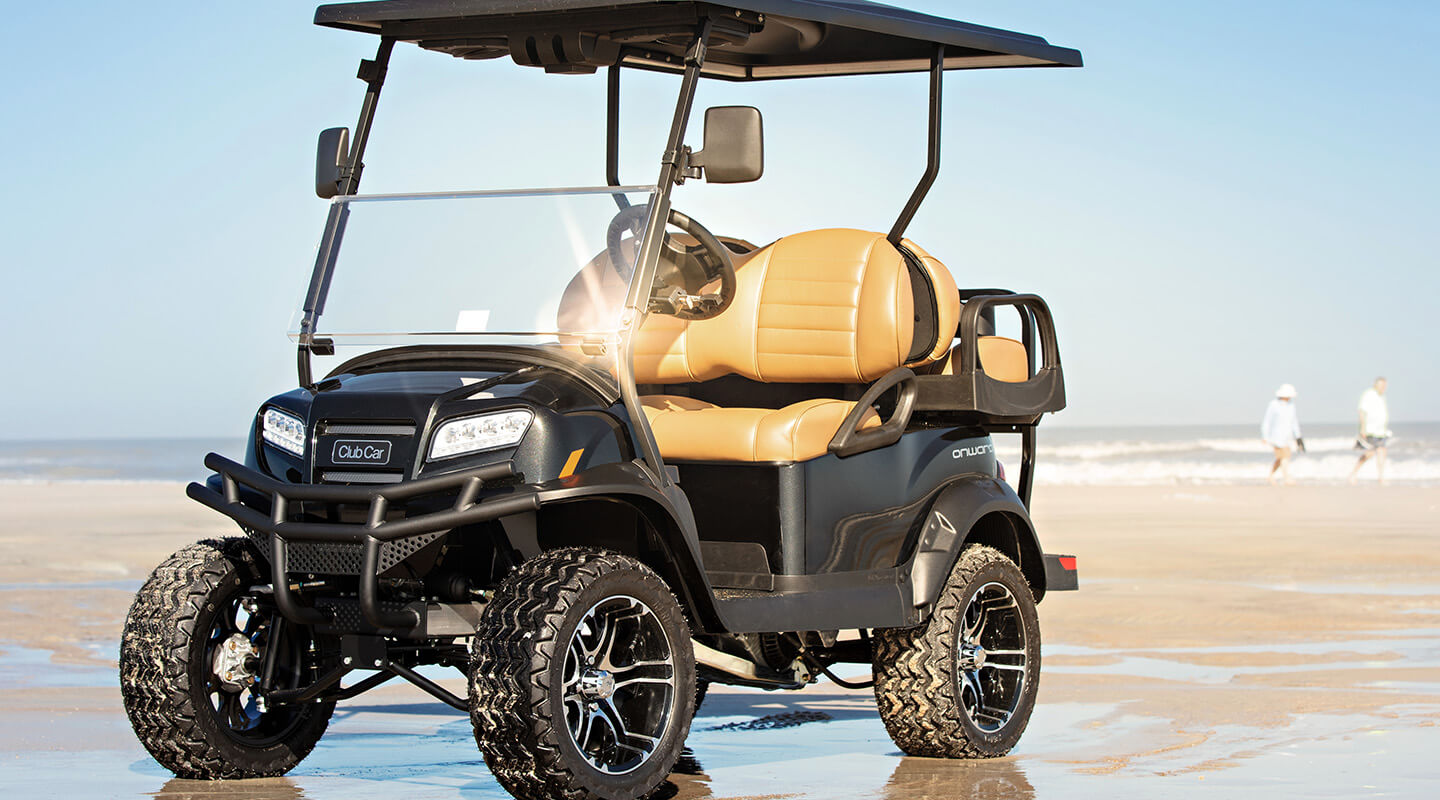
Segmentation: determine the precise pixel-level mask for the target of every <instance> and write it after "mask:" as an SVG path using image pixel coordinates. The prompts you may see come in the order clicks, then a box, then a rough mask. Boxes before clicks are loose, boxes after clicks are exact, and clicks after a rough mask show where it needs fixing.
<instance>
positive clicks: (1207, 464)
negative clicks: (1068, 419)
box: [1035, 442, 1440, 486]
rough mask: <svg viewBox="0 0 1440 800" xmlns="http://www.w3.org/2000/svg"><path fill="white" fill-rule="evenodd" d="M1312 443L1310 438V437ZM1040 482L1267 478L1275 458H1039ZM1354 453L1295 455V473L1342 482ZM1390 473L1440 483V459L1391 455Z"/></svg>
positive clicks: (1366, 476) (1397, 479)
mask: <svg viewBox="0 0 1440 800" xmlns="http://www.w3.org/2000/svg"><path fill="white" fill-rule="evenodd" d="M1307 444H1308V442H1307ZM1037 461H1038V463H1037V465H1036V469H1035V483H1036V484H1040V485H1050V486H1100V485H1111V486H1184V485H1197V484H1205V485H1217V486H1222V485H1244V484H1260V483H1264V482H1265V480H1266V476H1267V475H1268V473H1269V471H1270V463H1271V462H1270V460H1269V459H1260V460H1258V461H1254V460H1246V461H1243V462H1237V461H1224V462H1220V461H1202V460H1194V459H1186V460H1157V459H1129V460H1120V461H1114V462H1109V463H1103V462H1095V461H1062V460H1059V459H1052V460H1050V461H1046V460H1045V459H1044V458H1043V457H1041V458H1039V459H1038V460H1037ZM1354 466H1355V459H1354V458H1353V457H1351V456H1350V455H1348V454H1346V455H1331V456H1326V457H1320V458H1313V457H1312V458H1306V457H1301V458H1297V459H1294V460H1292V461H1291V464H1290V473H1291V475H1292V476H1293V477H1294V478H1295V480H1297V481H1301V482H1304V483H1312V484H1313V483H1321V484H1336V485H1338V484H1341V483H1344V481H1345V479H1346V478H1347V477H1348V476H1349V474H1350V470H1351V468H1353V467H1354ZM1360 477H1361V480H1362V481H1369V482H1374V480H1375V468H1374V467H1373V466H1370V465H1369V464H1367V465H1366V466H1365V469H1364V470H1362V471H1361V476H1360ZM1385 479H1386V480H1387V481H1389V482H1392V483H1397V484H1406V485H1416V486H1440V461H1434V460H1429V459H1421V458H1390V459H1387V460H1386V462H1385Z"/></svg>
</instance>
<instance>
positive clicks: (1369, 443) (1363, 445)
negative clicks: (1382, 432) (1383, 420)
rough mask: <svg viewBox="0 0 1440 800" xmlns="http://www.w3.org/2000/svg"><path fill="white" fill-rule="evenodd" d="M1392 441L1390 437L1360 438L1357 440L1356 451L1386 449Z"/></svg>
mask: <svg viewBox="0 0 1440 800" xmlns="http://www.w3.org/2000/svg"><path fill="white" fill-rule="evenodd" d="M1389 441H1390V437H1388V436H1359V437H1356V439H1355V449H1356V450H1374V449H1375V448H1377V447H1384V446H1385V443H1386V442H1389Z"/></svg>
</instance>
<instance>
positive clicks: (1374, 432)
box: [1350, 378, 1391, 486]
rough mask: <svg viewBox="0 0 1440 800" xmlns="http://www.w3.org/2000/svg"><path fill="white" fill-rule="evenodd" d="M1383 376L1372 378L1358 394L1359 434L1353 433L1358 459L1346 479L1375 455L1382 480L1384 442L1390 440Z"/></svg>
mask: <svg viewBox="0 0 1440 800" xmlns="http://www.w3.org/2000/svg"><path fill="white" fill-rule="evenodd" d="M1386 386H1387V384H1386V382H1385V379H1384V378H1376V379H1375V384H1374V385H1373V386H1371V387H1370V388H1369V389H1366V390H1365V391H1364V393H1362V394H1361V395H1360V434H1359V435H1358V436H1356V437H1355V447H1356V449H1358V450H1359V451H1360V460H1359V461H1356V462H1355V469H1352V470H1350V483H1352V484H1353V483H1355V476H1357V475H1359V474H1360V468H1361V467H1363V466H1365V462H1366V461H1369V460H1370V457H1371V456H1374V457H1375V471H1376V473H1377V474H1378V475H1379V478H1380V484H1381V485H1382V486H1383V485H1384V484H1385V445H1387V444H1388V443H1389V442H1390V435H1391V434H1390V407H1389V405H1388V404H1387V403H1386V402H1385V388H1386Z"/></svg>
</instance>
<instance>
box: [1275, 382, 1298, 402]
mask: <svg viewBox="0 0 1440 800" xmlns="http://www.w3.org/2000/svg"><path fill="white" fill-rule="evenodd" d="M1295 394H1296V392H1295V387H1294V386H1291V385H1290V384H1288V383H1282V384H1280V388H1279V389H1276V390H1275V396H1276V397H1283V398H1285V399H1286V400H1290V399H1293V398H1294V397H1295Z"/></svg>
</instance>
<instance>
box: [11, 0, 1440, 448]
mask: <svg viewBox="0 0 1440 800" xmlns="http://www.w3.org/2000/svg"><path fill="white" fill-rule="evenodd" d="M901 4H902V5H907V6H908V7H911V8H914V9H916V10H921V11H927V12H930V13H936V14H941V15H946V16H952V17H956V18H960V19H964V20H966V21H970V22H975V23H979V24H984V25H990V26H994V27H1000V28H1007V29H1011V30H1018V31H1023V32H1026V33H1032V34H1037V35H1040V36H1044V37H1046V38H1047V39H1048V40H1049V41H1050V42H1051V43H1053V44H1058V45H1064V46H1068V47H1074V48H1077V49H1079V50H1081V51H1082V52H1083V53H1084V55H1085V68H1084V69H1080V70H1069V69H1053V70H1033V69H1032V70H992V71H976V72H952V73H948V74H947V78H946V114H945V129H944V148H945V149H944V159H943V169H942V172H941V174H940V179H939V181H938V182H937V184H936V187H935V189H934V190H933V191H932V193H931V195H930V197H929V199H928V200H927V202H926V205H925V207H924V208H923V209H922V210H921V212H920V214H919V215H918V216H917V217H916V219H915V221H914V223H913V224H912V226H911V228H910V230H909V235H910V237H911V238H912V239H914V240H915V241H917V242H919V243H920V244H921V245H922V246H924V247H925V248H926V249H927V250H929V251H931V252H932V253H933V254H935V255H936V256H937V257H939V258H940V259H941V260H942V261H944V262H945V263H946V264H947V265H948V266H949V267H950V269H951V271H952V272H953V273H954V274H955V276H956V279H957V282H958V283H959V284H960V285H961V286H973V287H980V286H986V287H989V286H999V287H1005V288H1009V289H1014V290H1016V291H1025V292H1036V293H1039V294H1041V295H1043V296H1044V297H1045V298H1046V299H1047V300H1048V302H1049V303H1050V305H1051V308H1052V309H1053V311H1054V313H1055V317H1056V321H1057V325H1058V328H1059V335H1060V352H1061V356H1062V357H1063V359H1064V367H1065V376H1066V381H1067V393H1068V396H1069V407H1068V408H1067V409H1066V410H1065V411H1064V412H1062V413H1061V414H1059V415H1057V417H1056V418H1055V421H1056V424H1060V425H1066V426H1072V425H1073V426H1084V425H1115V426H1130V425H1134V426H1142V425H1160V424H1227V423H1252V422H1253V423H1255V424H1256V425H1257V426H1258V422H1259V418H1260V415H1261V414H1262V412H1263V410H1264V406H1265V404H1266V402H1267V401H1268V399H1269V397H1270V396H1271V395H1272V394H1273V392H1274V389H1275V387H1276V386H1277V385H1278V384H1280V383H1282V382H1289V383H1293V384H1295V385H1296V386H1297V387H1298V389H1299V392H1300V396H1299V399H1298V405H1299V409H1300V413H1301V416H1302V419H1303V420H1307V421H1313V422H1344V421H1350V420H1353V419H1354V416H1355V404H1356V400H1357V399H1358V397H1359V394H1360V392H1361V390H1363V389H1364V388H1365V387H1366V386H1367V385H1368V384H1369V383H1370V381H1371V380H1372V379H1373V378H1374V377H1375V376H1376V375H1379V374H1384V375H1386V376H1387V377H1388V378H1389V380H1390V404H1391V411H1392V415H1393V417H1394V419H1395V421H1396V424H1397V426H1398V425H1399V424H1401V423H1403V422H1404V421H1420V420H1437V419H1440V370H1437V369H1436V366H1437V361H1440V358H1437V356H1440V345H1437V334H1440V323H1437V322H1436V314H1435V304H1436V302H1437V296H1440V278H1437V270H1436V267H1437V252H1440V247H1437V245H1440V199H1437V192H1436V186H1437V183H1440V155H1437V147H1436V144H1435V142H1436V141H1437V140H1436V133H1435V132H1436V130H1437V129H1440V91H1437V86H1440V48H1436V47H1435V45H1434V43H1435V42H1436V40H1437V39H1440V6H1437V5H1436V4H1434V3H1431V2H1422V1H1421V0H1415V1H1414V2H1403V1H1402V0H1376V1H1375V2H1367V3H1359V2H1318V1H1315V0H1311V1H1308V2H1301V1H1300V0H1294V2H1280V1H1279V0H1275V1H1273V2H1264V3H1255V2H1232V1H1231V0H1210V1H1209V2H1205V3H1187V4H1180V3H1154V2H1138V1H1137V2H1109V1H1106V0H1096V2H1091V3H1075V2H1065V1H1064V0H1047V1H1045V2H1023V3H1022V2H1014V1H1013V0H1010V1H1007V2H1002V1H1001V0H975V1H974V2H963V3H955V2H933V1H929V0H908V2H905V3H901ZM242 9H243V10H242ZM6 13H7V32H8V34H9V35H8V36H7V37H6V38H7V45H6V47H5V48H3V49H0V69H3V70H4V73H5V74H6V76H7V79H6V80H5V81H4V82H3V83H0V108H3V109H5V113H4V122H3V124H0V270H3V282H4V283H3V285H4V287H5V290H4V291H3V292H0V304H3V306H0V311H3V313H0V341H3V342H4V345H5V351H4V353H5V355H4V356H3V358H4V363H5V364H6V367H7V369H6V371H5V372H6V376H7V377H6V378H5V381H4V388H5V391H3V392H0V438H5V439H28V438H88V437H150V436H174V437H180V436H238V435H241V434H243V433H244V431H245V430H246V429H247V428H248V425H249V422H250V419H251V418H252V415H253V413H254V411H255V409H256V408H257V407H258V405H259V404H260V403H262V402H263V401H264V400H265V399H266V398H267V397H269V396H271V395H272V394H276V393H279V392H282V391H286V390H287V389H289V388H292V387H293V386H294V383H295V372H294V348H293V346H292V345H291V344H290V342H289V341H288V340H287V339H286V338H285V335H284V334H285V331H286V329H287V326H288V325H289V322H290V318H291V315H292V313H293V309H294V306H295V305H296V304H297V303H298V299H299V296H300V294H301V292H302V290H303V288H304V285H305V283H306V281H307V278H308V273H309V270H310V267H311V263H312V260H313V257H314V250H315V245H316V242H317V241H318V238H319V234H320V229H321V225H322V223H323V221H324V217H325V213H326V204H325V202H324V201H321V200H319V199H317V198H316V197H315V196H314V194H313V191H312V185H311V184H312V174H313V153H314V141H315V135H316V133H317V132H318V131H319V130H320V129H322V128H325V127H331V126H336V125H351V126H353V125H354V120H355V116H356V113H357V111H358V108H359V102H360V98H361V95H362V92H363V84H361V83H360V82H359V81H357V80H355V78H354V74H355V66H356V62H357V61H358V59H360V58H364V57H370V56H371V55H373V53H374V47H375V43H376V40H375V39H374V38H373V37H368V36H365V35H361V34H355V33H347V32H343V31H333V30H328V29H322V28H317V27H315V26H313V25H311V24H310V20H311V16H312V13H313V7H311V6H309V5H305V4H303V3H280V2H252V3H246V4H244V5H243V6H237V5H235V4H213V3H193V2H187V3H179V2H155V3H149V4H146V7H145V10H144V12H143V13H136V12H135V11H134V9H133V8H132V7H128V6H125V5H124V4H113V3H99V2H76V3H63V4H59V3H55V4H39V3H31V4H23V5H22V6H20V7H17V8H15V9H11V10H9V11H7V12H6ZM625 80H626V82H625V99H624V123H625V124H624V144H623V148H622V176H623V177H624V178H625V180H626V181H627V182H635V183H647V182H653V181H654V176H655V174H656V173H657V172H658V160H659V155H660V151H661V150H662V149H663V140H664V133H665V125H666V124H667V123H668V118H669V110H670V108H671V107H672V106H673V101H674V93H675V90H676V88H677V85H678V80H677V79H675V78H673V77H670V76H658V75H641V74H635V75H632V74H630V73H627V75H626V79H625ZM925 80H926V79H925V77H924V76H923V75H901V76H881V77H870V78H843V77H842V78H826V79H822V80H815V81H778V82H772V83H766V84H761V85H750V86H744V85H732V84H723V83H718V82H716V83H713V84H707V85H704V86H703V87H702V90H701V93H700V96H699V99H698V101H697V108H702V107H704V106H708V105H722V104H737V103H740V104H748V105H755V106H757V107H759V108H760V109H761V110H762V112H763V113H764V114H765V128H766V136H767V141H766V146H767V153H766V164H767V174H766V176H765V177H764V179H762V180H761V181H759V182H758V183H755V184H750V185H744V186H710V187H706V186H704V185H697V184H695V183H692V184H690V185H687V186H686V187H684V188H683V189H681V190H680V191H679V192H677V194H676V206H677V207H679V208H681V209H682V210H684V211H686V212H687V213H690V214H692V215H693V216H695V217H696V218H697V219H700V220H701V221H703V222H704V223H705V224H706V225H707V226H708V227H710V228H711V229H712V230H714V231H716V232H718V233H723V234H730V235H736V236H741V237H744V238H747V239H751V240H753V241H757V242H764V241H769V240H771V239H773V238H775V237H777V236H780V235H784V234H787V233H794V232H798V231H802V230H807V229H812V228H821V227H841V226H848V227H860V228H869V229H875V230H885V229H888V227H889V225H890V224H891V222H892V221H893V219H894V217H895V215H896V213H897V212H898V210H899V208H900V207H901V206H902V205H903V203H904V201H905V199H906V197H908V195H909V193H910V191H911V189H912V188H913V186H914V184H915V181H916V180H917V179H918V177H919V175H920V171H921V169H922V168H923V165H924V141H925V129H924V118H925V95H926V83H925ZM603 124H604V78H603V75H597V76H588V77H559V76H547V75H545V74H543V73H542V72H541V71H539V70H533V69H526V68H521V67H518V66H515V65H514V64H513V63H511V62H510V61H509V60H508V59H501V60H495V61H487V62H464V61H460V60H457V59H452V58H449V57H447V56H443V55H440V54H436V53H430V52H425V51H421V50H419V49H418V48H415V47H414V46H401V47H397V49H396V53H395V58H394V60H393V62H392V64H391V70H390V77H389V80H388V82H387V84H386V88H385V93H384V95H383V97H382V99H381V103H380V108H379V113H378V116H377V122H376V127H375V132H374V136H373V139H372V142H371V147H370V149H369V151H368V153H367V157H366V164H367V170H366V173H365V184H364V187H363V188H364V191H366V192H383V191H423V190H440V189H478V188H510V187H525V186H556V185H577V184H580V185H583V184H597V183H602V182H603V177H604V172H603V169H604V137H603V134H604V127H603ZM690 140H691V143H692V144H694V145H696V146H697V147H698V145H699V144H700V142H699V126H698V125H695V126H693V127H692V135H691V137H690ZM437 291H443V287H437Z"/></svg>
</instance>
